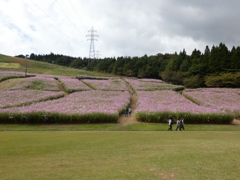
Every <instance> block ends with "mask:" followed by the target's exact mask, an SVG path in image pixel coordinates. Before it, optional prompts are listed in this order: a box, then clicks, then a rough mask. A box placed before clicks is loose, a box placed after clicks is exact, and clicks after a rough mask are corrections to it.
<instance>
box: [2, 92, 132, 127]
mask: <svg viewBox="0 0 240 180" xmlns="http://www.w3.org/2000/svg"><path fill="white" fill-rule="evenodd" d="M129 102H130V95H129V93H128V92H126V91H125V92H120V91H111V92H107V91H98V90H95V91H82V92H75V93H72V94H70V95H68V96H65V97H63V98H60V99H57V100H51V101H46V102H40V103H34V104H31V105H29V106H25V107H14V108H7V109H0V122H2V123H14V122H16V121H17V122H18V123H100V122H116V121H117V119H118V115H119V113H120V112H121V111H122V110H123V109H124V107H125V106H127V105H128V104H129Z"/></svg>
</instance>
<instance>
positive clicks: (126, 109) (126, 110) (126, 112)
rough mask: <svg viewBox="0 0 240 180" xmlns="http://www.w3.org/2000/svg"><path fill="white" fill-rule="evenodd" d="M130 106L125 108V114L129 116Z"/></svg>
mask: <svg viewBox="0 0 240 180" xmlns="http://www.w3.org/2000/svg"><path fill="white" fill-rule="evenodd" d="M128 110H129V109H128V107H126V108H125V116H128Z"/></svg>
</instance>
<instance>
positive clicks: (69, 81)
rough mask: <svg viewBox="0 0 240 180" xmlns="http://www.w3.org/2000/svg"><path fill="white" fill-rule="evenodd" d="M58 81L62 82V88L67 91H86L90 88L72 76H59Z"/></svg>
mask: <svg viewBox="0 0 240 180" xmlns="http://www.w3.org/2000/svg"><path fill="white" fill-rule="evenodd" d="M59 81H60V82H61V83H62V84H63V86H64V88H65V89H66V90H67V92H69V93H71V92H75V91H87V90H91V88H90V87H89V86H87V85H86V84H84V83H83V82H81V81H79V80H78V79H73V78H59Z"/></svg>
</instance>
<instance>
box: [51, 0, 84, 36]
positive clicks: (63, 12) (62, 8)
mask: <svg viewBox="0 0 240 180" xmlns="http://www.w3.org/2000/svg"><path fill="white" fill-rule="evenodd" d="M55 2H56V3H57V4H58V6H59V7H60V9H61V11H62V12H63V13H64V14H65V16H66V17H67V19H68V20H69V22H70V23H71V24H72V25H73V26H74V27H75V28H76V29H77V30H78V31H79V32H81V31H80V30H79V29H78V27H77V26H76V25H75V24H74V23H73V22H72V21H71V19H70V18H69V16H68V15H67V13H66V12H65V11H64V9H63V8H62V6H61V5H60V4H59V2H58V1H57V0H55Z"/></svg>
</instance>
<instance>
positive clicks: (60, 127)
mask: <svg viewBox="0 0 240 180" xmlns="http://www.w3.org/2000/svg"><path fill="white" fill-rule="evenodd" d="M168 128H169V126H168V125H167V123H165V124H162V123H133V124H128V125H121V124H114V123H112V124H104V123H100V124H51V125H47V124H43V125H41V124H39V125H32V124H0V131H166V130H167V129H168ZM175 129H176V125H175V124H174V125H173V131H174V130H175ZM185 130H186V131H240V125H219V124H217V125H215V124H209V125H207V124H205V125H204V124H186V125H185Z"/></svg>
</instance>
